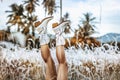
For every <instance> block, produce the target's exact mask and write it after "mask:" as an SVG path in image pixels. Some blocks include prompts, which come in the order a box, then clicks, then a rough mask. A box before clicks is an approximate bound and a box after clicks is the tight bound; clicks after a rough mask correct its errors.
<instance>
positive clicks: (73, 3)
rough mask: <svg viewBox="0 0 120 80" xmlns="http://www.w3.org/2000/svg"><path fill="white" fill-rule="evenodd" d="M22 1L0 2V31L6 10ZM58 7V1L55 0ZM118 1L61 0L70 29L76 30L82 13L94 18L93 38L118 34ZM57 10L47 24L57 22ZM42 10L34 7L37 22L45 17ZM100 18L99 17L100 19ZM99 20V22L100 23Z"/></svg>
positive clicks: (119, 1)
mask: <svg viewBox="0 0 120 80" xmlns="http://www.w3.org/2000/svg"><path fill="white" fill-rule="evenodd" d="M22 1H23V0H3V1H2V2H0V8H2V9H0V19H2V20H0V29H2V28H4V27H6V24H5V22H6V16H7V15H8V14H6V13H5V11H6V10H10V8H9V7H8V6H9V5H10V4H12V3H15V2H16V3H18V4H21V3H22ZM56 3H57V5H58V6H59V0H56ZM119 3H120V0H63V15H64V14H65V13H66V12H68V13H69V15H70V16H69V19H70V20H71V21H72V23H71V28H72V29H73V30H74V29H77V28H78V26H77V25H78V24H79V20H80V19H81V17H83V14H84V13H87V12H90V13H92V14H93V17H96V21H97V22H99V23H98V24H96V27H97V29H96V30H97V31H98V32H99V33H97V34H95V35H94V36H101V35H104V34H107V33H110V32H112V33H120V5H119ZM59 12H60V11H59V9H57V11H56V13H54V15H53V16H54V19H53V20H52V21H51V22H50V23H49V25H50V24H51V23H53V22H58V21H59V16H60V15H59ZM44 13H45V12H44V8H43V6H42V5H41V3H40V6H37V7H36V13H35V14H36V15H38V20H41V19H43V18H44V17H45V14H44ZM100 16H101V17H100ZM100 18H101V21H100ZM48 32H50V33H51V27H49V29H48Z"/></svg>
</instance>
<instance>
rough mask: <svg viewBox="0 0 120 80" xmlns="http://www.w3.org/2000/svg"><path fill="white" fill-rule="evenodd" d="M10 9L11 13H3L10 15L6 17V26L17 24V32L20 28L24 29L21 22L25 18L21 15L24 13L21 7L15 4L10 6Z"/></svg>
mask: <svg viewBox="0 0 120 80" xmlns="http://www.w3.org/2000/svg"><path fill="white" fill-rule="evenodd" d="M10 8H11V11H5V12H6V13H11V14H9V15H8V17H9V20H8V22H7V24H12V25H16V24H18V30H19V27H20V26H22V27H24V22H23V21H22V19H24V18H25V17H26V16H25V15H24V14H23V12H24V9H23V6H22V5H17V4H16V3H14V4H12V5H10ZM12 25H11V26H12Z"/></svg>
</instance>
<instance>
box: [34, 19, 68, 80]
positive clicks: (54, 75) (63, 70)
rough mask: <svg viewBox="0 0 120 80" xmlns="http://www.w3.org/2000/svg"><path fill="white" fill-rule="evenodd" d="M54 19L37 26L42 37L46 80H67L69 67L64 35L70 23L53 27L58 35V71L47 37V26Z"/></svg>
mask: <svg viewBox="0 0 120 80" xmlns="http://www.w3.org/2000/svg"><path fill="white" fill-rule="evenodd" d="M52 18H53V17H47V18H44V19H43V20H42V21H41V22H37V23H36V24H35V25H36V26H38V27H36V30H37V31H38V32H39V36H40V38H39V39H40V46H41V48H40V50H41V55H42V58H43V60H44V62H45V63H46V76H45V78H46V80H67V73H68V67H67V63H66V57H65V52H64V44H65V40H64V38H63V36H62V33H63V31H64V29H65V26H66V24H68V21H64V22H62V23H60V24H55V25H53V31H54V32H55V35H56V56H57V59H58V62H59V65H58V68H57V70H56V67H55V63H54V61H53V59H52V57H51V54H50V49H49V46H48V43H49V40H50V39H49V37H48V35H47V33H46V32H47V24H48V22H49V21H50V20H51V19H52Z"/></svg>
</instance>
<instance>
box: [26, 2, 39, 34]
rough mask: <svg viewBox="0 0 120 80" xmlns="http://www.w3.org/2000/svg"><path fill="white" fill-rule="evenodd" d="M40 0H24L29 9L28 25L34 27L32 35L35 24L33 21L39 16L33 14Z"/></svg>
mask: <svg viewBox="0 0 120 80" xmlns="http://www.w3.org/2000/svg"><path fill="white" fill-rule="evenodd" d="M38 2H39V0H27V1H24V4H25V9H26V11H27V19H28V23H27V24H28V27H30V26H31V27H32V35H33V36H34V35H35V33H34V26H33V23H34V22H35V21H36V20H37V16H35V15H33V12H35V6H36V5H38V6H39V4H38Z"/></svg>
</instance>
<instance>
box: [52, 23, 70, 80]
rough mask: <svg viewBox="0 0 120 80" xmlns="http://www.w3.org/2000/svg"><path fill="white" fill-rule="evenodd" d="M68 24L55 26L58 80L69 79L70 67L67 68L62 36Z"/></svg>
mask: <svg viewBox="0 0 120 80" xmlns="http://www.w3.org/2000/svg"><path fill="white" fill-rule="evenodd" d="M67 23H68V22H67V21H65V22H62V23H61V24H59V25H58V26H56V27H54V26H53V30H54V32H55V34H56V56H57V59H58V62H59V66H58V73H57V80H68V78H67V76H68V75H67V73H68V67H67V63H66V58H65V52H64V45H65V39H64V37H63V36H62V33H63V32H64V29H65V25H66V24H67Z"/></svg>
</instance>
